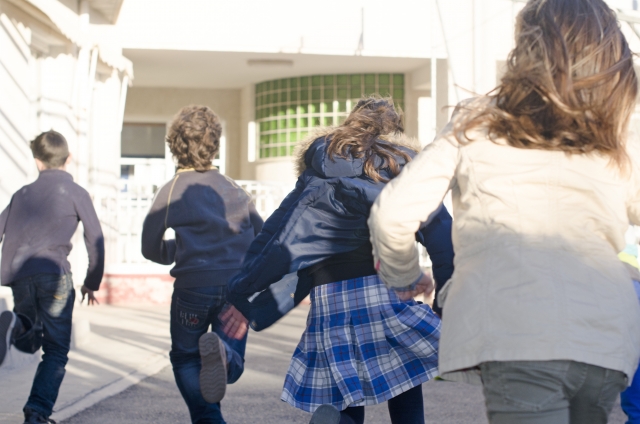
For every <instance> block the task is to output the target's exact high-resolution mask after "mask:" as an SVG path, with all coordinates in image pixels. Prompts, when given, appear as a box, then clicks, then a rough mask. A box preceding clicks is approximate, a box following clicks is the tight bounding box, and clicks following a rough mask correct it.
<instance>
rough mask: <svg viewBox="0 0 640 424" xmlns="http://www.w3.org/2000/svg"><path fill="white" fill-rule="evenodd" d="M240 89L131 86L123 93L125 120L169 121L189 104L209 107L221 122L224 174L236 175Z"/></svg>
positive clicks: (238, 164)
mask: <svg viewBox="0 0 640 424" xmlns="http://www.w3.org/2000/svg"><path fill="white" fill-rule="evenodd" d="M240 103H241V90H233V89H229V90H197V89H183V88H154V87H135V86H134V87H132V88H131V89H129V91H128V94H127V103H126V107H125V114H124V121H125V122H140V123H144V122H148V123H160V122H163V123H169V122H170V121H171V120H172V119H173V117H174V115H175V114H176V113H177V112H178V111H179V110H180V109H181V108H182V107H183V106H187V105H190V104H201V105H206V106H209V107H210V108H211V109H213V111H214V112H216V113H217V114H218V115H219V116H220V118H221V119H222V120H223V121H224V122H225V131H226V140H227V163H226V167H227V175H229V176H230V177H231V178H236V179H239V178H240V173H241V163H242V162H241V160H243V159H244V161H246V153H245V156H244V157H243V156H242V153H241V149H242V146H241V139H240V134H241V129H240V122H241V107H240ZM245 152H246V151H245Z"/></svg>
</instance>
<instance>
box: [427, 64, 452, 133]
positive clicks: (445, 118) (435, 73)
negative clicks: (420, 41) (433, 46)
mask: <svg viewBox="0 0 640 424" xmlns="http://www.w3.org/2000/svg"><path fill="white" fill-rule="evenodd" d="M432 60H433V64H432V66H431V87H435V89H432V90H431V97H432V99H433V103H434V105H435V109H434V113H435V123H436V128H435V129H436V134H438V133H439V132H440V131H442V129H443V128H444V127H445V126H446V125H447V123H448V122H449V117H450V116H451V112H453V109H452V108H451V107H450V106H455V105H451V104H450V103H449V63H448V60H447V59H435V60H434V59H432Z"/></svg>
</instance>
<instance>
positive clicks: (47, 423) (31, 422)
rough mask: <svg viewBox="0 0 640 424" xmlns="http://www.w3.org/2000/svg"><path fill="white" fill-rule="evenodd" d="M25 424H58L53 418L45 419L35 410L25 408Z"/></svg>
mask: <svg viewBox="0 0 640 424" xmlns="http://www.w3.org/2000/svg"><path fill="white" fill-rule="evenodd" d="M23 411H24V424H56V422H55V421H53V420H52V419H51V418H48V417H45V416H44V415H42V414H41V413H39V412H37V411H34V410H33V409H31V408H29V407H28V406H25V407H24V409H23Z"/></svg>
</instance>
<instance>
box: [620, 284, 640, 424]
mask: <svg viewBox="0 0 640 424" xmlns="http://www.w3.org/2000/svg"><path fill="white" fill-rule="evenodd" d="M633 285H634V287H635V289H636V294H637V295H638V300H640V282H638V281H635V280H634V281H633ZM620 403H621V405H622V410H623V411H624V413H625V414H627V417H628V418H629V420H628V421H627V424H640V367H639V368H638V369H637V370H636V374H635V376H634V377H633V382H632V383H631V386H629V387H628V388H627V389H626V390H625V391H624V392H622V393H621V394H620Z"/></svg>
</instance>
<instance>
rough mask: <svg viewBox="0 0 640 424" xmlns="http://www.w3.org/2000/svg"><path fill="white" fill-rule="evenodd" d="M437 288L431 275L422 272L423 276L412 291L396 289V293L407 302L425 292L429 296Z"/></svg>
mask: <svg viewBox="0 0 640 424" xmlns="http://www.w3.org/2000/svg"><path fill="white" fill-rule="evenodd" d="M434 289H435V286H434V285H433V279H432V278H431V276H430V275H427V274H422V278H420V281H418V283H417V284H416V288H415V289H413V290H410V291H396V295H397V296H398V298H399V299H400V300H402V301H403V302H406V301H407V300H411V299H413V298H414V297H416V296H417V295H419V294H422V293H424V295H425V296H429V295H430V294H431V292H432V291H433V290H434Z"/></svg>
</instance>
